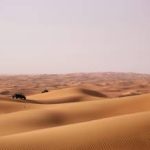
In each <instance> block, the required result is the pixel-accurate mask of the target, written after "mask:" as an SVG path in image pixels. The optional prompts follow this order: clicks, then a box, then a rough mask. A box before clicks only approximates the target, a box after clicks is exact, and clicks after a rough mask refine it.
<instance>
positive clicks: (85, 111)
mask: <svg viewBox="0 0 150 150" xmlns="http://www.w3.org/2000/svg"><path fill="white" fill-rule="evenodd" d="M149 110H150V101H149V99H148V98H147V99H146V98H145V95H144V96H143V97H141V98H140V99H139V98H136V97H135V98H133V97H132V98H122V99H110V100H101V101H99V100H98V101H88V102H82V103H70V104H63V105H61V104H58V105H50V106H44V107H43V108H39V109H37V110H28V111H20V112H16V113H11V114H5V115H1V116H0V125H1V128H0V135H1V136H3V135H9V134H15V133H20V132H27V131H31V130H37V129H42V128H48V127H55V126H60V125H66V124H71V123H78V122H84V121H90V120H95V119H102V118H108V117H112V116H119V115H124V114H130V113H137V112H142V111H149ZM8 124H11V126H7V125H8Z"/></svg>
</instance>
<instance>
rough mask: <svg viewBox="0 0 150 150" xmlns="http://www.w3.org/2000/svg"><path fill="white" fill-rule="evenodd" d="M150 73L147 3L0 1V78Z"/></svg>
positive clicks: (145, 0)
mask: <svg viewBox="0 0 150 150" xmlns="http://www.w3.org/2000/svg"><path fill="white" fill-rule="evenodd" d="M105 71H113V72H140V73H150V1H149V0H0V74H32V73H33V74H36V73H38V74H39V73H70V72H105Z"/></svg>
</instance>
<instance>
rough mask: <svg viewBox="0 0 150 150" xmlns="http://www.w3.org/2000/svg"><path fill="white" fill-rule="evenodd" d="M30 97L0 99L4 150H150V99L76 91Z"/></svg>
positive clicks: (0, 139) (0, 133) (148, 96)
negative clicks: (114, 96)
mask: <svg viewBox="0 0 150 150" xmlns="http://www.w3.org/2000/svg"><path fill="white" fill-rule="evenodd" d="M27 98H28V100H27V103H24V101H18V100H15V101H14V100H12V99H10V98H5V97H0V149H6V150H7V149H8V150H9V149H10V150H17V149H29V150H30V149H35V150H36V149H41V150H42V149H48V150H49V149H50V150H51V149H52V150H67V149H68V150H71V149H73V150H76V149H79V150H141V149H142V150H148V149H150V130H149V129H150V94H143V95H136V96H128V97H119V98H108V97H107V96H106V95H104V94H102V93H101V92H99V91H97V90H96V89H94V88H93V89H92V88H88V87H86V88H83V87H72V88H64V89H61V90H54V91H51V92H48V93H44V94H41V93H40V94H36V95H31V96H29V97H27Z"/></svg>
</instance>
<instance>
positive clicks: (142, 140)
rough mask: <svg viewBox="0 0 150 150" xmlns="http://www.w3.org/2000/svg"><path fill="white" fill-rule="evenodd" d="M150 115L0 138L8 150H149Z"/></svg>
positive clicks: (1, 144)
mask: <svg viewBox="0 0 150 150" xmlns="http://www.w3.org/2000/svg"><path fill="white" fill-rule="evenodd" d="M149 129H150V112H144V113H137V114H132V115H125V116H119V117H112V118H109V119H108V118H107V119H102V120H97V121H91V122H85V123H79V124H74V125H69V126H62V127H56V128H50V129H44V130H39V131H35V132H29V133H24V134H16V135H12V136H4V137H1V138H0V146H1V149H7V150H16V149H22V150H26V149H28V150H32V149H38V150H43V149H45V150H77V149H78V150H148V149H150V130H149Z"/></svg>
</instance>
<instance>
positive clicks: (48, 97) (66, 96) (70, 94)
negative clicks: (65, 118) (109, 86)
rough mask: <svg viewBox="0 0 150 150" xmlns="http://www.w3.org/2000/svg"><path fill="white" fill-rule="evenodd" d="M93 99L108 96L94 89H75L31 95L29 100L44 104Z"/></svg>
mask: <svg viewBox="0 0 150 150" xmlns="http://www.w3.org/2000/svg"><path fill="white" fill-rule="evenodd" d="M92 97H94V98H96V97H98V98H100V97H101V98H106V97H107V96H106V95H105V94H103V93H100V92H98V91H96V90H93V89H88V88H79V87H73V88H65V89H60V90H54V91H51V92H47V93H42V94H37V95H31V96H29V97H28V99H31V100H38V101H39V100H42V102H44V101H45V102H48V101H50V102H59V101H61V102H78V101H83V100H92ZM85 98H86V99H85Z"/></svg>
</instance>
